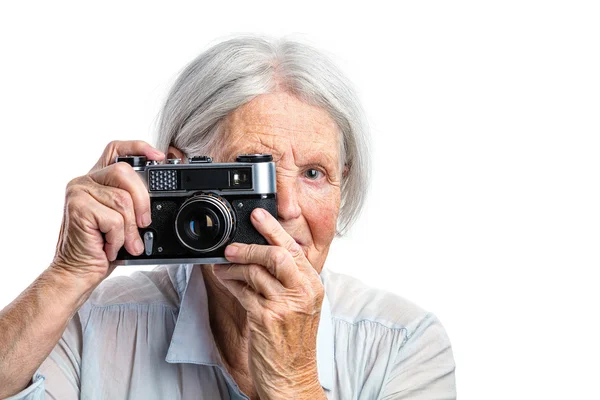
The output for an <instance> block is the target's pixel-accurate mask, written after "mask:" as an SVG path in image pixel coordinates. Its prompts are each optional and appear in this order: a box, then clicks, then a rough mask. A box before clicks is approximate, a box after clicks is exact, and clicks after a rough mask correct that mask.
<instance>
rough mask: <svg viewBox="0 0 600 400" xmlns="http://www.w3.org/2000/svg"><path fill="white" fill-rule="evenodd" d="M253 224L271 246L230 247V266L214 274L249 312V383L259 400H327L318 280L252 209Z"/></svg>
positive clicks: (268, 220) (269, 221) (274, 225)
mask: <svg viewBox="0 0 600 400" xmlns="http://www.w3.org/2000/svg"><path fill="white" fill-rule="evenodd" d="M251 219H252V223H253V224H254V226H255V228H256V229H257V230H258V232H260V234H262V235H263V236H264V237H265V238H266V239H267V242H268V243H269V244H270V245H255V244H241V243H235V244H231V245H229V246H228V247H227V249H226V250H225V256H226V257H227V259H228V260H229V261H231V262H232V263H233V264H229V265H215V266H214V269H213V271H214V273H215V275H216V276H217V278H218V279H219V280H220V281H221V283H223V285H224V286H225V287H226V288H227V289H228V290H229V291H230V292H231V293H232V294H233V295H234V296H235V297H236V298H237V299H238V301H239V302H240V303H241V305H242V306H243V307H244V308H245V309H246V311H247V318H248V325H249V331H250V333H249V334H250V337H249V343H248V347H249V348H248V355H249V356H248V362H249V369H250V373H251V375H252V379H253V382H254V384H255V386H256V389H257V391H258V394H259V395H260V398H261V399H263V400H264V399H275V398H277V399H282V398H295V399H304V398H311V399H318V398H325V394H324V392H323V389H322V388H321V385H320V383H319V378H318V374H317V358H316V338H317V328H318V326H319V318H320V313H321V304H322V302H323V296H324V293H325V291H324V288H323V285H322V283H321V280H320V278H319V274H318V273H317V271H316V270H315V269H314V268H313V267H312V265H311V264H310V263H309V261H308V260H307V258H306V257H305V255H304V252H303V251H302V248H301V247H300V245H299V244H298V243H296V241H295V240H294V239H293V238H292V237H291V236H290V235H289V234H288V233H287V232H286V231H285V230H284V229H283V228H282V226H281V225H280V224H279V222H278V221H277V220H276V219H275V218H273V216H272V215H271V214H269V213H268V212H266V211H264V210H262V209H256V210H254V211H253V213H252V217H251Z"/></svg>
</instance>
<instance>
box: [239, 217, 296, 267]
mask: <svg viewBox="0 0 600 400" xmlns="http://www.w3.org/2000/svg"><path fill="white" fill-rule="evenodd" d="M251 220H252V224H253V225H254V227H255V228H256V230H257V231H258V232H259V233H260V234H261V235H263V236H264V238H265V239H266V240H267V242H268V243H269V244H272V245H274V246H280V247H283V248H284V249H286V250H287V251H289V252H290V254H291V255H292V257H294V258H295V259H298V258H299V259H305V258H306V257H305V256H304V252H303V251H302V247H300V245H299V244H298V243H296V240H294V238H293V237H291V236H290V234H289V233H287V232H286V231H285V230H284V229H283V227H282V226H281V224H280V223H279V222H278V221H277V220H276V219H275V218H274V217H273V216H272V215H271V214H269V213H268V212H267V211H265V210H264V209H262V208H255V209H254V210H253V211H252V214H251Z"/></svg>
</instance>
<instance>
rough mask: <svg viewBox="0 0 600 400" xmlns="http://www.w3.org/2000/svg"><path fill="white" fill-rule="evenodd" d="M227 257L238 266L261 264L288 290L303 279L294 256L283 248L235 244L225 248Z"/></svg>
mask: <svg viewBox="0 0 600 400" xmlns="http://www.w3.org/2000/svg"><path fill="white" fill-rule="evenodd" d="M225 257H226V258H227V260H228V261H231V262H232V263H236V264H259V265H263V266H265V267H266V268H267V270H268V271H269V272H270V273H271V275H272V276H274V277H275V278H277V280H278V281H279V282H281V284H282V285H283V286H285V287H286V288H292V287H294V286H296V285H297V284H298V282H300V281H301V279H302V277H301V275H300V272H299V271H298V267H297V266H296V262H295V261H294V259H293V258H292V255H291V254H290V253H289V252H288V251H287V250H286V249H284V248H283V247H278V246H262V245H258V244H243V243H233V244H230V245H229V246H227V247H226V248H225Z"/></svg>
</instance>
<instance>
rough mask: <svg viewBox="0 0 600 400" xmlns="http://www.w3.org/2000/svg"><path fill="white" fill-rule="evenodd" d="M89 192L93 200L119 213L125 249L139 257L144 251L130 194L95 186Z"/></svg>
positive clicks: (120, 190) (90, 187)
mask: <svg viewBox="0 0 600 400" xmlns="http://www.w3.org/2000/svg"><path fill="white" fill-rule="evenodd" d="M86 190H87V192H88V193H89V195H90V196H92V197H93V199H94V200H95V201H96V202H98V203H100V204H102V205H104V206H106V207H108V208H109V209H111V210H113V211H116V212H118V213H119V214H120V215H121V218H122V220H123V235H124V245H125V249H126V250H127V252H129V254H133V255H139V254H141V252H142V251H143V249H144V245H143V243H142V239H141V237H140V232H139V230H138V226H137V224H136V222H135V221H136V219H135V213H134V211H133V207H132V204H133V200H132V199H131V196H130V195H129V193H128V192H127V191H125V190H122V189H117V188H112V187H108V186H101V185H97V184H94V185H92V186H89V187H86Z"/></svg>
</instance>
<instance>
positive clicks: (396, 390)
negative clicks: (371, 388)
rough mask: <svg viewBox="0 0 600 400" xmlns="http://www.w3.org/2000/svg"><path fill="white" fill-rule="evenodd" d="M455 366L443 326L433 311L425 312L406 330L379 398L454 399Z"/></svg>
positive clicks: (399, 399) (389, 399)
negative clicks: (423, 315)
mask: <svg viewBox="0 0 600 400" xmlns="http://www.w3.org/2000/svg"><path fill="white" fill-rule="evenodd" d="M454 369H455V364H454V356H453V355H452V348H451V346H450V340H449V339H448V335H447V334H446V331H445V330H444V327H443V326H442V325H441V323H440V322H439V320H438V319H437V318H436V317H435V316H434V315H433V314H426V315H425V317H424V318H422V319H421V320H420V321H418V322H417V323H416V324H415V326H414V328H413V329H410V330H409V332H408V336H407V337H406V339H405V341H404V344H403V345H402V346H401V347H400V349H399V351H398V354H397V355H396V362H395V363H394V365H393V366H392V370H391V371H390V375H389V378H388V380H387V382H386V384H385V386H384V388H383V393H382V397H381V398H382V399H386V400H392V399H394V400H450V399H452V400H453V399H456V382H455V376H454Z"/></svg>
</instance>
